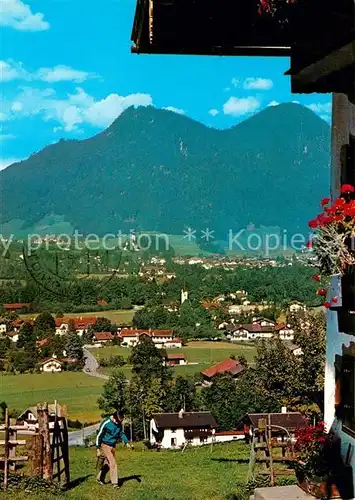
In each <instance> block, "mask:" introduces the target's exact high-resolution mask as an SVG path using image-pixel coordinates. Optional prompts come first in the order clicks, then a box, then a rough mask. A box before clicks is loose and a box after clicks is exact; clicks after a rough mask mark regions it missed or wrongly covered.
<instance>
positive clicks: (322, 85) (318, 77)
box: [131, 0, 355, 100]
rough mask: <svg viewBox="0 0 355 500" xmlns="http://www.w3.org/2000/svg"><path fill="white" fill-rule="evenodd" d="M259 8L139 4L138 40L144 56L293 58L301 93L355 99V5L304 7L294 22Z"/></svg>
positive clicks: (294, 83)
mask: <svg viewBox="0 0 355 500" xmlns="http://www.w3.org/2000/svg"><path fill="white" fill-rule="evenodd" d="M259 4H260V1H259V0H224V1H223V3H221V2H213V1H211V0H194V1H192V0H191V1H189V2H187V1H186V0H138V1H137V6H136V13H135V18H134V24H133V30H132V36H131V40H132V41H133V43H134V46H133V47H132V52H135V53H142V54H196V55H233V56H241V55H255V56H265V55H270V56H278V55H279V56H291V68H290V70H289V71H288V73H287V74H289V75H290V76H291V88H292V92H293V93H312V92H318V93H329V92H339V93H345V94H348V95H351V96H353V99H354V100H355V96H354V94H355V93H354V92H353V89H352V87H351V86H352V81H353V75H354V71H355V55H354V54H355V49H354V34H355V17H354V9H355V7H354V0H336V1H335V0H296V1H295V2H289V4H290V5H291V4H292V8H294V7H295V10H294V11H293V14H292V15H291V16H290V17H289V18H287V22H279V20H278V19H274V18H273V17H272V16H261V15H260V14H259V13H258V8H259Z"/></svg>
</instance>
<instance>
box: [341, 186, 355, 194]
mask: <svg viewBox="0 0 355 500" xmlns="http://www.w3.org/2000/svg"><path fill="white" fill-rule="evenodd" d="M354 191H355V188H354V186H352V185H351V184H343V185H342V186H341V190H340V192H341V194H346V193H353V192H354Z"/></svg>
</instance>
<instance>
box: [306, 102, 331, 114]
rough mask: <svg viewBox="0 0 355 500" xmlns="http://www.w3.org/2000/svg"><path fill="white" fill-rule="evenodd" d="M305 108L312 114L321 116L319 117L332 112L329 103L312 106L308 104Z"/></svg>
mask: <svg viewBox="0 0 355 500" xmlns="http://www.w3.org/2000/svg"><path fill="white" fill-rule="evenodd" d="M307 108H309V109H310V110H311V111H313V112H314V113H317V114H321V115H324V114H328V113H329V114H330V113H331V112H332V103H331V102H326V103H320V102H318V103H313V104H309V105H308V106H307Z"/></svg>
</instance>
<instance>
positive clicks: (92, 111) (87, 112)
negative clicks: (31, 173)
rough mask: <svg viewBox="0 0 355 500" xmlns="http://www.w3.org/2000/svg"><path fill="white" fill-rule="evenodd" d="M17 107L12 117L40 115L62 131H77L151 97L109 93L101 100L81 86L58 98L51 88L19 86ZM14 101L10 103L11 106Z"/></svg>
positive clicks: (104, 121)
mask: <svg viewBox="0 0 355 500" xmlns="http://www.w3.org/2000/svg"><path fill="white" fill-rule="evenodd" d="M15 102H16V103H18V104H17V105H16V107H17V108H20V107H21V106H22V109H21V110H20V111H18V112H16V113H13V114H12V118H19V117H23V116H34V115H40V116H43V118H44V120H45V121H51V120H53V121H55V122H57V123H58V124H59V125H60V126H61V127H63V129H64V131H66V132H71V131H74V130H75V131H78V126H79V125H81V124H85V123H86V124H90V125H92V126H94V127H97V128H105V127H107V126H108V125H110V124H111V123H112V122H113V121H114V119H115V118H117V116H119V115H120V114H121V113H122V112H123V111H124V110H125V109H127V108H129V107H131V106H149V105H151V104H152V98H151V97H150V95H148V94H131V95H128V96H120V95H118V94H110V95H108V96H107V97H106V98H104V99H101V100H95V98H94V97H92V96H90V95H89V94H87V93H86V92H85V91H84V90H83V89H82V88H77V89H76V90H75V93H73V94H67V96H66V97H65V98H58V97H57V94H56V93H55V91H54V90H53V89H51V88H47V89H44V90H38V89H34V88H31V87H26V88H24V89H22V92H21V93H20V94H19V95H18V96H17V97H16V100H15ZM13 105H14V103H13V104H12V106H13Z"/></svg>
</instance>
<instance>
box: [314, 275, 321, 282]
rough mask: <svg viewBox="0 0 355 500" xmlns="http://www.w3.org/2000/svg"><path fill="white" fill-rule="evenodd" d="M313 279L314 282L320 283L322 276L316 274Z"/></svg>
mask: <svg viewBox="0 0 355 500" xmlns="http://www.w3.org/2000/svg"><path fill="white" fill-rule="evenodd" d="M312 278H313V279H314V281H320V276H319V274H314V275H313V276H312Z"/></svg>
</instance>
